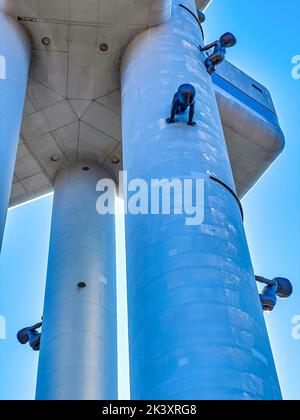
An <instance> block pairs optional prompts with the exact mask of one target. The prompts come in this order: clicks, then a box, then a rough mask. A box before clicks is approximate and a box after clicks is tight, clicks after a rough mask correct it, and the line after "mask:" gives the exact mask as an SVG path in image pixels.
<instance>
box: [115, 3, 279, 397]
mask: <svg viewBox="0 0 300 420" xmlns="http://www.w3.org/2000/svg"><path fill="white" fill-rule="evenodd" d="M178 3H179V2H178V1H174V7H173V20H172V21H171V22H170V23H168V24H165V25H161V26H159V27H156V28H153V29H151V30H148V31H146V32H144V33H143V34H141V35H139V36H138V37H137V38H136V39H135V40H134V41H133V42H132V43H131V45H130V46H129V47H128V49H127V52H126V54H125V57H124V59H123V66H122V112H123V147H124V166H125V168H124V169H125V170H127V171H128V181H130V180H132V179H133V178H142V179H145V180H146V181H148V182H150V180H151V179H153V178H167V179H169V180H171V179H173V178H179V179H185V178H187V179H191V178H200V179H204V180H205V220H204V223H203V224H202V225H200V226H186V225H185V218H186V216H184V215H183V216H168V215H165V216H163V215H160V216H155V215H153V216H151V215H148V216H147V215H139V216H132V215H128V216H127V220H126V237H127V239H126V241H127V270H128V273H127V274H128V304H129V337H130V357H131V361H130V366H131V394H132V395H131V396H132V398H133V399H154V400H155V399H167V400H168V399H171V400H172V399H191V400H192V399H208V400H209V399H221V400H222V399H224V400H226V399H233V400H235V399H237V400H238V399H270V400H273V399H281V392H280V389H279V384H278V379H277V374H276V371H275V366H274V362H273V356H272V352H271V348H270V344H269V339H268V335H267V330H266V327H265V322H264V318H263V313H262V309H261V305H260V302H259V297H258V292H257V288H256V283H255V279H254V273H253V268H252V264H251V260H250V255H249V250H248V245H247V240H246V237H245V232H244V227H243V223H242V218H241V213H240V208H239V206H238V203H237V201H236V200H235V198H234V196H233V195H232V194H231V193H230V192H229V191H228V190H227V189H225V188H224V187H223V186H222V185H220V184H218V183H216V182H214V181H213V180H211V179H210V178H209V175H213V176H215V177H216V178H218V179H220V180H221V181H222V182H224V183H226V184H227V185H228V186H229V187H230V188H231V189H233V190H235V186H234V181H233V176H232V171H231V167H230V161H229V158H228V152H227V148H226V143H225V139H224V134H223V130H222V126H221V121H220V117H219V112H218V108H217V103H216V99H215V94H214V89H213V85H212V81H211V78H210V77H209V75H208V74H207V72H206V69H205V67H204V64H203V62H204V56H203V55H202V54H201V53H200V51H199V48H198V47H199V44H200V43H201V42H202V40H201V35H200V34H201V32H200V28H199V26H198V23H197V21H196V19H195V18H194V17H193V16H192V14H191V13H189V12H188V11H187V10H184V9H183V8H181V7H179V6H178ZM181 3H183V4H184V5H185V6H186V7H188V8H189V9H190V10H191V11H192V12H193V13H194V14H196V7H195V2H194V1H193V0H186V1H181ZM182 83H192V84H193V85H194V86H195V87H196V89H197V94H198V95H197V105H196V120H197V127H194V128H191V127H188V126H187V125H186V121H187V115H185V116H184V117H182V118H181V117H178V119H179V120H180V122H178V123H177V124H174V125H167V124H166V121H165V120H166V118H167V117H168V116H169V115H170V107H171V101H172V97H173V94H174V93H175V92H176V91H177V89H178V86H179V85H180V84H182ZM194 192H195V191H194Z"/></svg>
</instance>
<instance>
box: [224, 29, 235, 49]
mask: <svg viewBox="0 0 300 420" xmlns="http://www.w3.org/2000/svg"><path fill="white" fill-rule="evenodd" d="M220 42H221V44H222V46H223V47H224V48H230V47H234V46H235V45H236V43H237V39H236V37H235V36H234V35H233V34H232V33H231V32H226V33H225V34H224V35H222V36H221V38H220Z"/></svg>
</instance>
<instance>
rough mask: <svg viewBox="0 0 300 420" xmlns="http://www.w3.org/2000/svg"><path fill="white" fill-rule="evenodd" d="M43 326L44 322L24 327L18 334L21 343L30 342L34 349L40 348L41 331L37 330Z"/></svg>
mask: <svg viewBox="0 0 300 420" xmlns="http://www.w3.org/2000/svg"><path fill="white" fill-rule="evenodd" d="M41 327H42V322H39V323H38V324H35V325H33V326H32V327H27V328H23V329H22V330H21V331H19V332H18V334H17V339H18V341H19V343H21V344H23V345H25V344H27V343H29V345H30V347H31V348H32V350H34V351H39V350H40V344H41V333H40V332H38V331H37V330H38V329H39V328H41Z"/></svg>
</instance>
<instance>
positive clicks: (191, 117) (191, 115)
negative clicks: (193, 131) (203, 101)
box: [188, 103, 196, 126]
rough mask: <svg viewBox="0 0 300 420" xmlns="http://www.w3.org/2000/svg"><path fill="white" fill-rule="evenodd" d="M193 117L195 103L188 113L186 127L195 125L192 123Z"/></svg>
mask: <svg viewBox="0 0 300 420" xmlns="http://www.w3.org/2000/svg"><path fill="white" fill-rule="evenodd" d="M194 115H195V103H193V104H192V105H191V106H190V113H189V122H188V125H191V126H194V125H196V123H195V121H194Z"/></svg>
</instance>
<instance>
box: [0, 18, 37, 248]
mask: <svg viewBox="0 0 300 420" xmlns="http://www.w3.org/2000/svg"><path fill="white" fill-rule="evenodd" d="M29 65H30V43H29V40H28V37H27V34H26V33H25V31H24V30H23V28H22V26H21V25H20V24H19V23H18V22H17V21H16V20H14V19H13V18H11V17H9V16H8V15H6V14H5V13H3V12H1V11H0V248H1V243H2V238H3V232H4V226H5V220H6V214H7V208H8V203H9V197H10V192H11V186H12V180H13V172H14V167H15V161H16V154H17V148H18V143H19V135H20V127H21V121H22V115H23V107H24V100H25V94H26V86H27V79H28V70H29Z"/></svg>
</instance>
